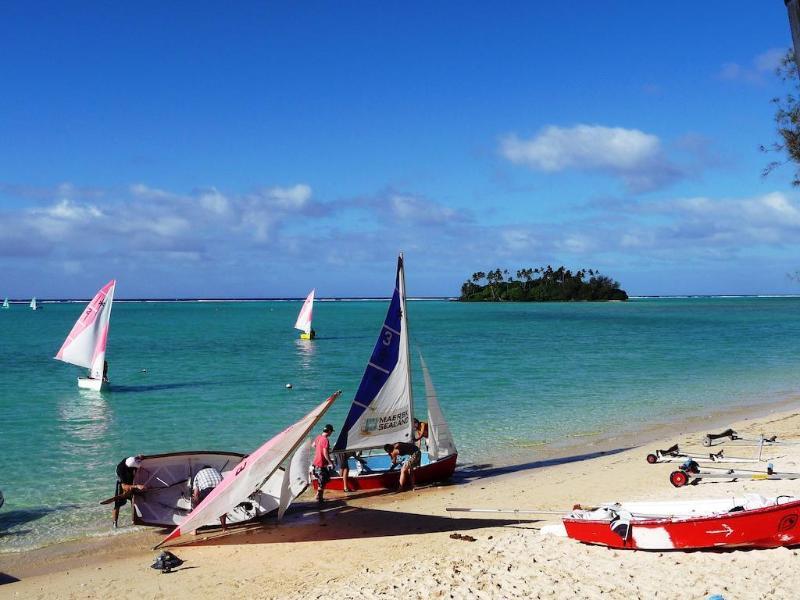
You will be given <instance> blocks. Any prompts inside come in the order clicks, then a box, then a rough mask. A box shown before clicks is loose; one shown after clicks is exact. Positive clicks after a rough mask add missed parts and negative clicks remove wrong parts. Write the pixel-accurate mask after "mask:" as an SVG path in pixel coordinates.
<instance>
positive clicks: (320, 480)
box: [311, 423, 334, 504]
mask: <svg viewBox="0 0 800 600" xmlns="http://www.w3.org/2000/svg"><path fill="white" fill-rule="evenodd" d="M332 433H333V425H331V424H330V423H328V424H327V425H325V427H323V428H322V433H320V434H319V435H318V436H317V437H316V439H315V440H314V460H313V462H312V463H311V465H312V466H313V467H314V479H316V480H317V484H318V488H317V502H318V503H320V504H322V503H323V502H324V500H323V498H322V494H323V492H324V491H325V485H326V484H327V483H328V482H329V481H330V480H331V471H330V470H331V469H333V468H334V467H333V461H332V460H331V442H330V440H329V439H328V438H329V437H330V436H331V434H332Z"/></svg>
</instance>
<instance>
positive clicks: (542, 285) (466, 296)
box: [459, 265, 628, 302]
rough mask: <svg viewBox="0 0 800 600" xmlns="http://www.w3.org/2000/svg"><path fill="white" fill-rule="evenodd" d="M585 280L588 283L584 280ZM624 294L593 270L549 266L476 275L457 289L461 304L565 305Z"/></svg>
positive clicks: (617, 285) (624, 294)
mask: <svg viewBox="0 0 800 600" xmlns="http://www.w3.org/2000/svg"><path fill="white" fill-rule="evenodd" d="M587 277H588V279H587ZM627 299H628V294H627V293H626V292H625V290H623V289H620V284H619V282H617V281H614V280H613V279H612V278H611V277H607V276H605V275H601V274H600V273H599V272H598V271H597V270H595V269H580V270H578V271H575V272H574V273H573V272H572V271H570V270H569V269H566V268H564V267H563V266H562V267H559V268H558V269H555V270H554V269H553V268H552V267H551V266H550V265H547V267H540V268H536V269H520V270H518V271H517V277H516V279H514V276H513V275H509V273H508V270H507V269H503V270H501V269H499V268H497V269H495V270H494V271H489V272H488V273H484V272H483V271H478V272H477V273H473V274H472V278H471V279H469V280H467V281H465V282H464V285H462V286H461V297H460V298H459V300H460V301H462V302H568V301H603V300H627Z"/></svg>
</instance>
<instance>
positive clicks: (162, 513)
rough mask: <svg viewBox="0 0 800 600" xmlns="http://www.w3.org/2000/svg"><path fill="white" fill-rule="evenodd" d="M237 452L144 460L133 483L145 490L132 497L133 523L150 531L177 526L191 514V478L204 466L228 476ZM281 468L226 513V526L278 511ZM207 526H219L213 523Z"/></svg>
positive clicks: (178, 454)
mask: <svg viewBox="0 0 800 600" xmlns="http://www.w3.org/2000/svg"><path fill="white" fill-rule="evenodd" d="M243 458H244V454H239V453H236V452H203V451H199V452H173V453H170V454H156V455H153V456H143V457H142V466H141V468H140V469H139V470H138V471H137V473H136V478H135V479H134V483H137V484H143V485H144V486H145V487H146V488H148V490H147V491H146V492H144V493H142V494H135V495H134V496H133V523H134V524H135V525H150V526H153V527H174V526H176V525H179V524H180V523H181V522H182V521H183V520H184V519H185V518H186V515H188V514H189V513H190V512H191V510H192V503H191V496H192V483H191V482H192V477H193V476H194V475H196V474H197V472H198V471H199V470H201V469H203V468H204V467H205V466H211V467H214V468H215V469H217V470H218V471H220V473H222V475H223V476H226V475H228V473H229V472H230V471H233V470H234V469H235V468H236V466H237V465H238V464H239V463H240V462H241V461H242V459H243ZM282 476H283V468H279V469H278V471H277V476H273V477H270V478H269V479H268V480H267V481H266V482H265V483H264V485H263V486H262V487H261V488H260V490H259V492H258V493H256V494H253V496H252V497H250V498H249V499H248V501H247V502H242V503H241V504H240V505H238V506H236V507H235V508H234V509H233V510H231V511H230V512H228V513H227V522H228V524H232V523H242V522H245V521H250V520H252V519H257V518H259V517H262V516H264V515H266V514H269V513H271V512H273V511H276V510H278V506H279V504H280V493H281V479H282ZM207 525H219V521H218V520H217V519H214V520H213V521H212V522H210V523H207Z"/></svg>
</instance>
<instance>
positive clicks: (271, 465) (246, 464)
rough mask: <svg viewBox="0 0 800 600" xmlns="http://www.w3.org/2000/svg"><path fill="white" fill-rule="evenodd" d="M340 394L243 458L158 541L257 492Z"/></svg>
mask: <svg viewBox="0 0 800 600" xmlns="http://www.w3.org/2000/svg"><path fill="white" fill-rule="evenodd" d="M340 393H341V392H336V393H335V394H333V395H332V396H331V397H330V398H328V399H327V400H325V401H324V402H322V403H321V404H320V405H319V406H317V407H316V408H315V409H314V410H312V411H311V412H310V413H308V414H307V415H306V416H305V417H303V418H302V419H300V420H299V421H298V422H297V423H294V424H293V425H290V426H289V427H287V428H286V429H284V430H283V431H282V432H281V433H279V434H278V435H276V436H275V437H273V438H272V439H270V440H269V441H267V442H266V443H264V444H263V445H262V446H260V447H259V448H258V449H257V450H255V451H253V452H252V453H251V454H250V455H248V456H247V457H245V458H244V459H242V462H240V463H239V465H237V467H236V469H234V470H233V471H231V472H230V473H228V474H227V475H226V476H225V478H224V479H223V480H222V482H221V483H220V484H219V485H218V486H217V487H215V488H214V489H213V490H212V491H211V493H210V494H209V495H208V496H206V498H205V500H203V501H202V502H201V503H200V504H198V505H197V506H196V507H195V509H194V510H193V511H192V512H191V513H189V515H188V516H187V517H186V519H184V520H183V521H181V524H180V525H178V527H176V528H175V529H174V530H173V531H172V533H170V534H169V535H168V536H167V537H165V538H164V540H163V541H162V542H161V544H164V543H166V542H168V541H169V540H172V539H175V538H176V537H178V536H179V535H181V534H182V533H186V532H188V531H192V530H194V529H197V528H199V527H202V526H204V525H206V524H207V523H209V522H211V521H213V520H214V519H218V518H219V517H220V516H221V515H224V514H227V513H228V512H230V511H231V510H232V509H233V508H234V507H235V506H236V505H238V504H240V503H241V502H245V501H246V500H247V499H248V498H249V497H250V496H251V495H252V494H254V493H256V492H257V491H258V490H259V489H260V488H261V487H262V485H264V483H265V482H266V481H267V479H269V478H270V477H271V476H272V474H273V473H275V471H276V470H277V469H278V467H279V466H280V464H281V463H282V462H283V461H284V460H286V458H287V457H288V456H289V455H290V454H292V452H294V451H295V450H296V449H297V448H298V447H299V446H300V444H301V443H302V441H303V440H304V439H305V438H306V436H307V435H308V433H309V431H311V428H312V427H314V425H316V424H317V421H319V420H320V418H322V415H324V414H325V411H326V410H328V408H330V406H331V404H333V402H334V400H336V398H338V397H339V394H340ZM161 544H159V546H160V545H161Z"/></svg>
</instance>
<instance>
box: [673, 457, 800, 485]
mask: <svg viewBox="0 0 800 600" xmlns="http://www.w3.org/2000/svg"><path fill="white" fill-rule="evenodd" d="M701 479H730V480H731V481H736V480H738V479H745V480H750V481H765V480H773V481H774V480H781V479H800V473H779V472H776V471H775V470H773V467H772V463H769V464H768V465H767V470H766V471H749V470H744V469H724V468H719V467H717V468H715V467H705V468H702V469H701V468H700V465H699V464H697V461H695V460H692V459H689V460H687V461H686V462H685V463H683V464H682V465H681V466H680V468H679V469H678V470H677V471H673V472H672V473H670V474H669V482H670V483H671V484H672V485H674V486H675V487H678V488H679V487H683V486H685V485H690V484H691V485H694V484H696V483H697V482H698V481H700V480H701Z"/></svg>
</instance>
